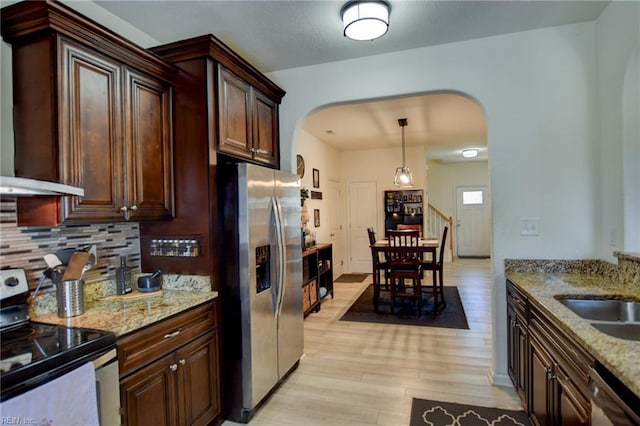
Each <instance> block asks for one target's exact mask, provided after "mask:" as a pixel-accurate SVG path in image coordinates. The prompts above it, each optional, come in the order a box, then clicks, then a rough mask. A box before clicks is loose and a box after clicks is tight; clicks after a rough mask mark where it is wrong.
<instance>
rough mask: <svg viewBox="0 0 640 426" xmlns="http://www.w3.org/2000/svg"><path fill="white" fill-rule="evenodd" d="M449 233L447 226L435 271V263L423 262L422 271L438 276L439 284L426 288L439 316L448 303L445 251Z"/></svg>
mask: <svg viewBox="0 0 640 426" xmlns="http://www.w3.org/2000/svg"><path fill="white" fill-rule="evenodd" d="M448 231H449V227H448V226H445V227H444V230H443V231H442V241H441V242H440V253H439V254H438V259H437V260H436V266H435V268H436V269H435V271H434V270H433V263H432V262H431V260H429V261H426V260H423V261H422V263H421V266H422V271H423V272H424V271H432V273H434V274H437V280H438V283H437V284H434V285H433V286H432V288H431V289H429V288H426V287H424V289H426V291H427V292H431V294H432V297H433V302H434V305H433V306H434V314H436V315H437V314H438V313H439V311H440V310H441V309H444V308H445V307H446V306H447V302H446V300H445V298H444V250H445V245H446V242H447V232H448Z"/></svg>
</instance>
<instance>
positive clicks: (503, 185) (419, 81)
mask: <svg viewBox="0 0 640 426" xmlns="http://www.w3.org/2000/svg"><path fill="white" fill-rule="evenodd" d="M595 37H596V33H595V24H594V23H582V24H574V25H567V26H562V27H554V28H546V29H541V30H536V31H528V32H521V33H516V34H509V35H504V36H496V37H489V38H484V39H478V40H472V41H466V42H460V43H452V44H447V45H440V46H433V47H428V48H422V49H412V50H407V51H402V52H395V53H390V54H386V55H379V56H373V57H366V58H360V59H354V60H349V61H341V62H335V63H327V64H321V65H317V66H311V67H303V68H298V69H291V70H284V71H280V72H274V73H271V74H270V75H269V76H270V77H271V78H272V79H273V80H274V81H276V82H277V83H278V84H279V85H281V86H282V87H283V88H284V89H285V90H287V96H286V97H285V99H284V102H283V105H282V108H281V143H282V154H283V158H284V165H285V167H286V166H287V159H289V160H290V161H291V160H292V158H293V157H294V154H295V151H296V147H295V144H296V142H295V141H296V139H297V135H298V132H299V129H300V126H301V124H302V123H303V122H304V119H305V117H306V116H307V115H308V114H310V113H311V112H312V111H314V110H315V109H317V108H319V107H322V106H324V105H330V104H333V103H337V102H347V101H353V100H365V99H372V98H379V97H385V96H392V95H402V94H413V93H424V92H429V91H433V90H455V91H459V92H462V93H466V94H468V95H470V96H471V97H473V98H475V99H476V100H477V101H478V103H479V104H480V105H482V107H483V108H484V110H485V113H486V116H487V121H488V135H489V158H490V174H491V188H492V194H493V195H492V204H493V213H494V214H493V218H494V224H493V253H492V258H493V274H494V281H495V288H494V296H493V297H494V300H493V304H494V318H493V321H494V380H495V381H496V382H498V383H508V378H507V375H506V309H505V279H504V272H503V271H504V259H505V258H511V257H514V258H519V257H522V258H562V259H575V258H592V257H595V256H596V255H597V254H598V253H599V250H598V247H597V245H598V242H599V241H600V236H599V233H600V226H599V223H598V220H597V219H598V214H597V210H598V209H599V197H598V187H599V185H598V183H599V176H598V160H597V155H598V154H599V150H598V139H599V138H598V132H597V131H598V127H597V102H596V100H597V99H596V85H597V79H596V72H595V71H596V57H595ZM363 70H368V72H362V71H363ZM363 162H364V161H363ZM347 180H349V179H348V178H347ZM620 208H621V207H620ZM520 217H538V218H539V219H540V223H541V230H542V231H541V235H540V236H539V237H537V238H528V239H527V238H523V237H521V236H520V235H519V218H520Z"/></svg>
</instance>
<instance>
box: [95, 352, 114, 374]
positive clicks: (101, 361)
mask: <svg viewBox="0 0 640 426" xmlns="http://www.w3.org/2000/svg"><path fill="white" fill-rule="evenodd" d="M117 354H118V352H117V351H116V350H115V349H111V350H110V351H109V352H107V353H106V354H104V355H101V356H99V357H98V358H96V359H94V360H93V369H94V370H97V369H98V368H100V367H102V366H104V365H106V364H108V363H110V362H111V361H112V360H113V359H114V358H117Z"/></svg>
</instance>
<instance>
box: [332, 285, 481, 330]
mask: <svg viewBox="0 0 640 426" xmlns="http://www.w3.org/2000/svg"><path fill="white" fill-rule="evenodd" d="M444 296H445V300H446V301H447V306H446V308H444V309H443V310H442V311H441V312H440V314H438V316H434V315H432V314H430V313H429V312H430V311H433V298H432V297H431V295H430V294H429V293H425V295H424V296H423V302H422V312H423V313H422V315H420V316H418V315H417V314H418V312H417V303H416V301H415V300H413V299H407V298H405V299H403V300H401V301H399V302H398V303H396V307H395V313H393V314H391V313H390V312H389V311H390V304H389V292H388V291H387V292H384V291H383V292H380V299H379V301H380V302H379V306H378V312H374V311H373V286H372V285H370V286H369V287H367V289H365V291H364V292H363V293H362V294H361V295H360V297H358V299H356V301H355V302H353V304H352V305H351V307H350V308H349V310H348V311H347V312H346V313H345V314H344V315H343V316H342V318H340V321H357V322H375V323H381V324H402V325H421V326H425V327H442V328H459V329H464V330H468V329H469V324H468V323H467V316H466V315H465V313H464V307H463V306H462V301H461V300H460V294H459V293H458V288H457V287H454V286H445V287H444Z"/></svg>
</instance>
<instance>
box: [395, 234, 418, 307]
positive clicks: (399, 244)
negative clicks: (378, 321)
mask: <svg viewBox="0 0 640 426" xmlns="http://www.w3.org/2000/svg"><path fill="white" fill-rule="evenodd" d="M419 239H420V237H419V232H418V231H417V230H406V231H398V230H389V231H387V240H388V242H389V247H388V252H387V259H388V262H389V290H390V293H391V294H390V302H391V303H390V305H391V306H390V307H391V313H392V314H393V313H394V311H395V299H396V298H397V297H398V298H413V299H417V302H418V316H420V315H422V268H421V257H420V251H419V249H418V244H419ZM407 281H410V285H407Z"/></svg>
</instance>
